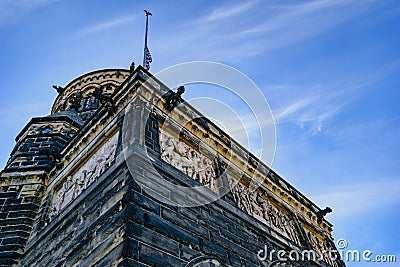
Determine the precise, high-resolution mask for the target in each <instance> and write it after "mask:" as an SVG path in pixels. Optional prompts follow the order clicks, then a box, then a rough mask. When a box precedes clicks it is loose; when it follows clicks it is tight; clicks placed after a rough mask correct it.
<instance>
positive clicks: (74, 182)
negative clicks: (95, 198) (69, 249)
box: [48, 134, 118, 219]
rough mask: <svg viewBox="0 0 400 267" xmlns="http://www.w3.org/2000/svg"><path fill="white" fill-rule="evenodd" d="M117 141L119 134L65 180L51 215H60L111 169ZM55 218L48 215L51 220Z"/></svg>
mask: <svg viewBox="0 0 400 267" xmlns="http://www.w3.org/2000/svg"><path fill="white" fill-rule="evenodd" d="M117 141H118V134H115V135H114V136H113V137H111V138H110V140H108V141H107V142H106V143H105V144H104V145H103V146H102V147H101V148H100V149H99V150H97V151H96V152H95V153H94V154H93V155H92V156H91V157H90V159H89V160H88V161H86V162H85V163H84V165H83V166H82V167H80V168H79V169H78V170H77V171H76V172H75V173H74V174H73V175H70V176H68V177H67V178H66V179H65V180H64V182H63V183H62V185H61V187H60V189H59V190H58V192H55V195H54V198H53V201H52V204H51V207H50V208H49V209H50V211H49V214H53V213H55V214H56V213H58V212H59V211H60V210H61V209H62V208H64V207H65V206H66V205H67V204H68V203H69V202H71V201H72V200H73V199H75V198H76V197H77V196H79V195H80V194H81V193H82V191H84V190H85V189H86V188H87V187H88V186H89V185H90V184H92V183H93V182H94V181H95V180H96V179H97V177H98V176H100V175H101V174H102V173H103V172H104V171H105V170H107V169H108V168H109V167H110V165H111V163H112V161H113V160H114V158H115V152H116V148H117ZM53 217H54V216H53V215H51V216H50V215H48V218H50V219H52V218H53Z"/></svg>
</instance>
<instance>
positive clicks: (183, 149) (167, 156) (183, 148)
mask: <svg viewBox="0 0 400 267" xmlns="http://www.w3.org/2000/svg"><path fill="white" fill-rule="evenodd" d="M160 143H161V158H162V159H163V160H164V161H166V162H167V163H169V164H171V165H172V166H174V167H175V168H177V169H178V170H180V171H182V172H183V173H185V174H186V175H188V176H189V177H191V178H193V179H195V180H196V181H199V182H200V183H202V184H203V185H205V186H207V187H208V188H210V189H211V190H214V189H215V184H214V182H215V179H216V176H215V170H214V166H213V163H212V161H211V160H210V159H208V158H206V157H205V156H204V155H202V154H201V153H199V151H196V150H194V149H193V148H191V147H189V146H188V145H187V144H185V143H184V142H182V141H178V140H177V139H176V138H175V137H173V136H172V135H170V134H169V133H166V132H163V133H162V134H161V138H160Z"/></svg>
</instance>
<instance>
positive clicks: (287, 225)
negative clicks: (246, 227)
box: [229, 180, 300, 245]
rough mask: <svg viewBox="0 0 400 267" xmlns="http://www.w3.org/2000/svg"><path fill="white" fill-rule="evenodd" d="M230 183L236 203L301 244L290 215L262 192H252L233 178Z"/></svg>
mask: <svg viewBox="0 0 400 267" xmlns="http://www.w3.org/2000/svg"><path fill="white" fill-rule="evenodd" d="M229 183H230V188H231V191H232V193H233V198H234V200H235V203H236V205H237V206H238V207H239V208H240V209H241V210H243V211H245V212H246V213H248V214H250V215H251V216H253V217H255V218H256V219H258V220H259V221H261V222H263V223H265V224H266V225H268V226H269V227H271V228H272V229H274V230H276V231H277V232H279V233H281V234H282V235H284V236H286V237H287V238H289V239H291V240H292V241H293V242H295V243H296V244H299V245H300V240H299V237H298V234H297V230H296V227H295V224H294V222H293V220H291V219H290V217H289V216H288V215H286V214H285V213H283V212H282V211H281V210H280V209H278V208H277V207H276V206H274V205H273V204H272V203H271V202H270V201H269V200H268V199H265V198H264V197H263V196H262V195H261V193H260V192H258V191H255V192H250V190H249V189H248V188H247V187H245V186H244V185H242V184H241V183H234V182H233V180H229Z"/></svg>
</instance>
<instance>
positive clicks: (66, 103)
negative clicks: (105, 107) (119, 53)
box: [51, 69, 130, 121]
mask: <svg viewBox="0 0 400 267" xmlns="http://www.w3.org/2000/svg"><path fill="white" fill-rule="evenodd" d="M129 74H130V72H129V70H126V69H104V70H97V71H93V72H89V73H87V74H84V75H82V76H80V77H78V78H76V79H74V80H73V81H71V82H70V83H69V84H68V85H67V86H66V87H65V88H64V89H63V90H62V93H60V94H59V95H58V96H57V98H56V100H55V101H54V104H53V107H52V109H51V114H57V113H60V112H63V111H66V110H68V109H69V108H70V106H71V103H72V102H73V101H74V99H75V98H76V96H77V95H78V93H80V95H81V97H80V100H79V102H80V106H79V108H78V109H77V113H78V115H79V117H80V118H81V120H83V121H86V119H87V118H88V117H90V115H91V114H93V113H94V112H95V111H96V110H97V108H98V107H99V106H100V103H99V101H98V100H97V99H96V98H94V97H93V96H92V94H91V93H92V92H93V91H94V90H95V89H96V88H97V87H99V86H101V87H102V93H103V94H105V95H111V94H112V93H113V92H114V91H115V88H117V86H119V85H120V84H121V83H122V82H123V81H124V80H125V79H126V78H128V77H129Z"/></svg>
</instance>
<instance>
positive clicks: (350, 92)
mask: <svg viewBox="0 0 400 267" xmlns="http://www.w3.org/2000/svg"><path fill="white" fill-rule="evenodd" d="M371 82H373V81H364V82H361V83H359V84H352V85H346V83H347V82H334V83H332V84H326V85H322V84H317V85H313V86H304V85H298V86H294V85H293V86H291V85H273V86H267V88H268V89H267V94H268V93H269V92H270V91H273V92H275V95H274V103H275V106H276V107H275V108H273V114H274V119H275V123H276V124H280V123H295V124H297V125H298V126H299V127H301V128H304V129H305V130H307V131H309V132H310V133H312V134H317V133H319V132H322V131H324V130H326V129H324V122H326V121H328V120H330V119H332V118H334V117H335V116H336V115H337V114H339V113H340V112H341V111H342V109H343V108H344V107H345V106H346V105H348V104H349V103H351V101H352V100H353V99H354V97H355V95H357V92H358V91H359V90H360V89H362V88H364V87H366V86H368V85H369V84H370V83H371ZM269 87H272V88H273V89H271V88H269Z"/></svg>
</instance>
